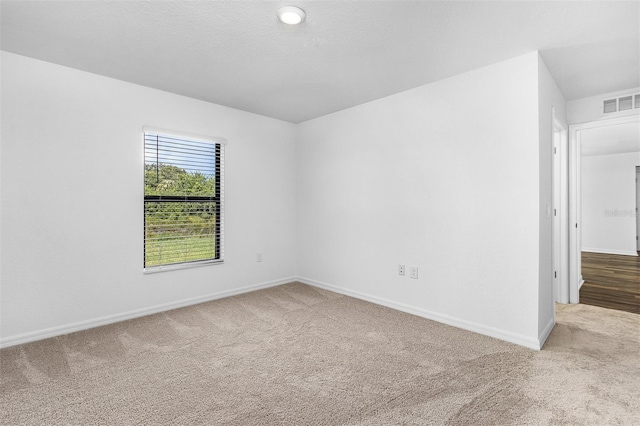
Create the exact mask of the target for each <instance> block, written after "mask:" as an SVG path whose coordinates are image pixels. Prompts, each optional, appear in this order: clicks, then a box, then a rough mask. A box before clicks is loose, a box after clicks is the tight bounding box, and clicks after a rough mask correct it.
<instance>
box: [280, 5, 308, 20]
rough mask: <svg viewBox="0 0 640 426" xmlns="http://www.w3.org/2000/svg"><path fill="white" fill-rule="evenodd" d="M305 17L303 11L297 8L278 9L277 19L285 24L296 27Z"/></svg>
mask: <svg viewBox="0 0 640 426" xmlns="http://www.w3.org/2000/svg"><path fill="white" fill-rule="evenodd" d="M305 17H306V14H305V13H304V10H302V9H300V8H299V7H295V6H284V7H281V8H280V9H278V19H280V20H281V21H282V22H284V23H285V24H289V25H298V24H299V23H301V22H302V21H304V18H305Z"/></svg>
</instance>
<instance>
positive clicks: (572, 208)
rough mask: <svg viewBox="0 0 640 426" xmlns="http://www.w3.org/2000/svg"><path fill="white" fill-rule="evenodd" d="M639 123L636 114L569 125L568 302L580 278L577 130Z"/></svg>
mask: <svg viewBox="0 0 640 426" xmlns="http://www.w3.org/2000/svg"><path fill="white" fill-rule="evenodd" d="M630 123H640V114H634V115H627V116H624V117H614V118H607V119H603V120H598V121H589V122H587V123H580V124H572V125H570V126H569V136H570V138H569V194H568V195H569V282H568V284H569V289H568V293H569V303H580V287H582V284H583V283H584V280H583V279H582V259H581V253H582V249H581V248H582V228H581V227H582V197H581V192H580V191H581V185H580V180H581V179H580V172H581V169H580V138H581V132H582V131H584V130H589V129H597V128H601V127H609V126H618V125H621V124H630Z"/></svg>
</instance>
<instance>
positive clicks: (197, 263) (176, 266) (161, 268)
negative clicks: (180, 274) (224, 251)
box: [142, 259, 224, 274]
mask: <svg viewBox="0 0 640 426" xmlns="http://www.w3.org/2000/svg"><path fill="white" fill-rule="evenodd" d="M210 265H224V259H213V260H212V259H209V260H194V261H191V262H184V263H170V264H168V265H158V266H147V267H146V268H143V271H142V272H143V273H144V274H157V273H158V272H168V271H179V270H181V269H189V268H199V267H201V266H210Z"/></svg>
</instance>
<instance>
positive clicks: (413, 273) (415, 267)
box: [409, 266, 418, 280]
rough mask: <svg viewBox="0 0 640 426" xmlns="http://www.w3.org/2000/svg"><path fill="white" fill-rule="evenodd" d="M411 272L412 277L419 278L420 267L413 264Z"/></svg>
mask: <svg viewBox="0 0 640 426" xmlns="http://www.w3.org/2000/svg"><path fill="white" fill-rule="evenodd" d="M409 273H410V274H411V275H410V276H411V278H413V279H416V280H417V279H418V267H417V266H411V267H410V268H409Z"/></svg>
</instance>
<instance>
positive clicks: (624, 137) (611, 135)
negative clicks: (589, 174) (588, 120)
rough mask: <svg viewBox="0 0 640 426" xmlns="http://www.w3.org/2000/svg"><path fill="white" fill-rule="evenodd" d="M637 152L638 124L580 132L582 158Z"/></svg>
mask: <svg viewBox="0 0 640 426" xmlns="http://www.w3.org/2000/svg"><path fill="white" fill-rule="evenodd" d="M638 151H640V124H638V123H629V124H620V125H617V126H607V127H598V128H595V129H587V130H582V131H581V132H580V154H581V155H582V156H583V157H589V156H592V155H608V154H623V153H628V152H638Z"/></svg>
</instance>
